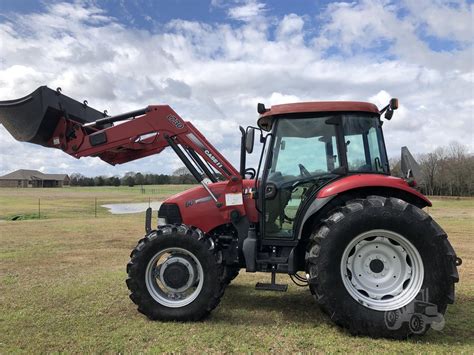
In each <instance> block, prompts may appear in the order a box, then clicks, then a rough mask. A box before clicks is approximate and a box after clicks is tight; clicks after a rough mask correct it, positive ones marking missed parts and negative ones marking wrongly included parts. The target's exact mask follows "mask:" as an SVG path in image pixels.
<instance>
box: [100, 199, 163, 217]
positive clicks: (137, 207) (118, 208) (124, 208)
mask: <svg viewBox="0 0 474 355" xmlns="http://www.w3.org/2000/svg"><path fill="white" fill-rule="evenodd" d="M101 206H102V207H105V208H107V209H108V210H109V212H110V213H112V214H126V213H140V212H145V211H146V209H147V208H148V207H151V208H152V209H153V210H155V211H158V209H159V208H160V206H161V202H160V201H153V202H151V203H150V204H149V203H148V202H140V203H111V204H107V205H101Z"/></svg>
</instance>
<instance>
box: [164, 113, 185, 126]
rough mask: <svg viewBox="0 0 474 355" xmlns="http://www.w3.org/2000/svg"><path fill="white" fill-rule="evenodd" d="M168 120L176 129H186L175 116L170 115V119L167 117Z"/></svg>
mask: <svg viewBox="0 0 474 355" xmlns="http://www.w3.org/2000/svg"><path fill="white" fill-rule="evenodd" d="M166 118H167V119H168V121H170V122H171V124H172V125H173V126H175V127H176V128H178V129H182V128H184V124H183V123H182V122H181V121H180V120H179V119H178V118H176V117H174V116H173V115H168V117H166Z"/></svg>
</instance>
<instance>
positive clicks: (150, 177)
mask: <svg viewBox="0 0 474 355" xmlns="http://www.w3.org/2000/svg"><path fill="white" fill-rule="evenodd" d="M70 179H71V180H70V184H71V186H135V185H138V186H140V185H168V184H174V185H181V184H194V183H196V180H194V178H193V176H192V175H191V174H189V173H188V172H187V171H184V173H183V171H182V169H178V170H176V171H175V172H173V174H172V175H166V174H142V173H140V172H138V173H137V172H132V171H130V172H128V173H126V174H125V175H123V176H111V177H108V176H95V177H87V176H84V175H82V174H78V173H74V174H72V175H71V176H70Z"/></svg>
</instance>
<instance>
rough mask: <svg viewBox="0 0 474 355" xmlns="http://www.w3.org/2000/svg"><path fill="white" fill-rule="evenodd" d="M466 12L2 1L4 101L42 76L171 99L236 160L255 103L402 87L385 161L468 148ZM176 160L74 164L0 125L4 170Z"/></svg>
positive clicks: (97, 95)
mask: <svg viewBox="0 0 474 355" xmlns="http://www.w3.org/2000/svg"><path fill="white" fill-rule="evenodd" d="M473 10H474V4H473V1H439V0H407V1H387V0H367V1H350V2H344V1H340V2H330V1H317V0H307V1H303V0H294V1H258V0H235V1H224V0H211V1H204V0H203V1H197V0H168V1H162V0H128V1H125V0H122V1H119V0H117V1H112V0H95V1H92V0H91V1H71V2H69V1H68V2H63V1H38V0H21V1H18V0H0V100H7V99H14V98H18V97H22V96H25V95H27V94H28V93H30V92H32V91H33V90H35V89H36V88H37V87H38V86H41V85H48V86H49V87H51V88H56V87H61V88H62V90H63V93H64V94H66V95H68V96H70V97H73V98H75V99H77V100H79V101H83V100H84V99H87V101H88V102H89V105H90V106H92V107H94V108H97V109H99V110H100V111H103V110H104V109H107V111H108V113H109V114H112V115H113V114H118V113H122V112H126V111H130V110H134V109H138V108H142V107H144V106H147V105H150V104H168V105H170V106H171V107H172V108H173V109H174V110H175V111H176V112H177V113H178V114H179V115H181V117H183V118H184V119H185V120H188V121H191V122H193V124H194V125H195V126H197V128H198V129H200V130H201V131H202V132H203V134H204V135H205V136H206V137H207V138H208V140H209V141H210V142H211V143H213V144H214V145H215V146H216V147H217V149H219V150H220V151H221V152H222V153H223V154H224V156H226V157H227V158H228V159H229V160H230V161H231V162H232V163H233V164H234V165H235V166H238V161H239V145H240V133H239V130H238V126H239V125H242V126H245V125H252V124H253V125H255V122H256V119H257V117H258V114H257V112H256V105H257V103H258V102H263V103H265V104H266V106H267V107H268V106H271V105H272V104H273V105H274V104H280V103H287V102H298V101H331V100H351V101H352V100H354V101H369V102H373V103H375V104H376V105H377V106H378V107H379V108H382V107H383V106H385V105H386V104H387V103H388V101H389V100H390V98H391V97H397V98H398V99H399V102H400V108H399V110H398V111H396V112H395V115H394V117H393V119H392V120H391V121H386V122H385V124H384V126H383V128H384V134H385V141H386V144H387V149H388V154H389V156H390V157H396V156H399V154H400V147H401V146H404V145H407V146H408V147H409V148H410V150H411V151H412V152H413V153H415V154H421V153H425V152H430V151H432V150H434V149H436V148H437V147H439V146H446V145H448V144H449V143H450V142H452V141H458V142H460V143H462V144H465V145H467V148H468V150H469V151H470V152H471V153H473V152H474V144H473V121H474V109H473V108H474V85H473V81H474V75H473V72H474V50H473V39H474V27H473V26H474V11H473ZM257 141H258V140H257ZM257 159H258V154H254V155H253V156H252V157H251V158H250V163H251V164H256V161H257ZM181 165H182V164H181V162H180V161H179V160H178V159H177V158H176V157H175V155H174V153H173V152H172V151H171V150H170V149H166V150H165V151H164V152H162V153H161V154H159V155H156V156H152V157H148V158H145V159H141V160H138V161H135V162H130V163H126V164H123V165H117V166H115V167H113V166H111V165H108V164H107V163H105V162H102V161H101V160H100V159H98V158H81V159H80V160H77V159H75V158H73V157H70V156H68V155H67V154H65V153H63V152H62V151H60V150H57V149H49V148H44V147H40V146H35V145H32V144H29V143H21V142H17V141H15V140H14V139H13V138H12V137H11V136H10V134H9V133H8V132H7V131H6V130H5V128H4V127H3V126H2V125H0V175H2V174H6V173H8V172H10V171H13V170H16V169H20V168H23V169H38V170H41V171H43V172H49V173H69V174H71V173H81V174H83V175H86V176H96V175H108V176H111V175H122V174H124V173H125V172H127V171H141V172H144V173H147V172H151V173H171V172H172V171H174V170H175V169H176V168H179V167H180V166H181Z"/></svg>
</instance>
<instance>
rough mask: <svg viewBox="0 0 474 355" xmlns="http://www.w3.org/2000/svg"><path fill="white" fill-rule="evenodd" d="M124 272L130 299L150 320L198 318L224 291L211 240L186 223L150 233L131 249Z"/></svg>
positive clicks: (192, 319) (204, 313) (216, 253)
mask: <svg viewBox="0 0 474 355" xmlns="http://www.w3.org/2000/svg"><path fill="white" fill-rule="evenodd" d="M127 273H128V279H127V286H128V288H129V290H130V292H131V293H130V299H131V300H132V301H133V302H134V303H135V304H136V305H137V306H138V310H139V311H140V312H141V313H143V314H145V315H146V316H147V317H148V318H150V319H152V320H165V321H169V320H177V321H197V320H200V319H202V318H204V317H206V316H207V315H208V314H209V313H210V312H211V311H212V310H213V309H214V308H215V307H216V306H217V305H218V304H219V302H220V299H221V297H222V295H223V293H224V289H225V284H224V282H223V277H222V274H223V266H222V258H221V256H220V255H219V254H218V252H217V251H216V249H215V248H214V243H213V241H212V240H211V239H210V238H208V237H207V236H205V235H204V234H203V233H202V232H201V231H200V230H198V229H192V228H189V227H187V226H185V225H175V226H163V227H160V228H159V229H158V230H156V231H152V232H150V233H149V234H148V235H147V236H146V237H145V238H144V239H142V240H141V241H140V242H139V243H138V245H137V246H136V248H135V249H134V250H133V251H132V254H131V260H130V262H129V263H128V265H127Z"/></svg>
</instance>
